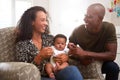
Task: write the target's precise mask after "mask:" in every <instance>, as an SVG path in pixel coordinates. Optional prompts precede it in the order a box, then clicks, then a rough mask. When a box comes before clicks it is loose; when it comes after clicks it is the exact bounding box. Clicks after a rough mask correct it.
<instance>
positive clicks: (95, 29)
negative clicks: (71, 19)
mask: <svg viewBox="0 0 120 80" xmlns="http://www.w3.org/2000/svg"><path fill="white" fill-rule="evenodd" d="M101 28H102V24H100V25H98V26H97V27H94V28H87V31H88V32H89V33H91V34H98V33H99V32H100V31H101Z"/></svg>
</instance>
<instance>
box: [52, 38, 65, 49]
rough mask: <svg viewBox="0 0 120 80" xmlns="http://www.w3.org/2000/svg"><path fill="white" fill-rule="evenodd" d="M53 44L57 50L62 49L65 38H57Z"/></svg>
mask: <svg viewBox="0 0 120 80" xmlns="http://www.w3.org/2000/svg"><path fill="white" fill-rule="evenodd" d="M54 46H55V48H56V49H57V50H60V51H62V50H64V48H65V46H66V40H65V39H64V38H57V39H56V40H55V43H54Z"/></svg>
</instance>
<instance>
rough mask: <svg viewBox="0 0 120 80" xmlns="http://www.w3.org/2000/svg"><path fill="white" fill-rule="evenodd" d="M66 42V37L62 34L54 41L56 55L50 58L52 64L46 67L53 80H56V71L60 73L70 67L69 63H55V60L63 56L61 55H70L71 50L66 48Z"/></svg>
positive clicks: (53, 47)
mask: <svg viewBox="0 0 120 80" xmlns="http://www.w3.org/2000/svg"><path fill="white" fill-rule="evenodd" d="M66 41H67V38H66V36H64V35H62V34H58V35H56V36H55V37H54V40H53V42H54V43H53V45H54V46H52V49H53V51H54V53H53V55H52V56H51V58H50V63H47V64H46V66H45V69H46V72H47V74H48V75H49V77H50V78H52V79H55V75H54V72H55V71H59V70H61V69H64V68H65V67H67V66H68V63H67V61H66V62H61V61H59V62H55V58H56V57H57V56H58V55H61V54H66V55H67V54H68V51H69V50H68V48H66ZM58 66H59V67H58Z"/></svg>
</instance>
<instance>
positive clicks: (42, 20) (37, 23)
mask: <svg viewBox="0 0 120 80" xmlns="http://www.w3.org/2000/svg"><path fill="white" fill-rule="evenodd" d="M32 25H33V29H34V31H35V32H38V33H44V32H45V30H46V27H47V26H48V22H47V14H46V13H44V12H43V11H38V12H37V13H36V18H35V20H34V21H33V23H32Z"/></svg>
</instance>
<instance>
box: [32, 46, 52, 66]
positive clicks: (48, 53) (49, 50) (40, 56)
mask: <svg viewBox="0 0 120 80" xmlns="http://www.w3.org/2000/svg"><path fill="white" fill-rule="evenodd" d="M52 54H53V50H52V48H51V47H45V48H43V49H42V50H41V51H40V53H39V54H38V55H37V56H36V57H35V58H34V62H36V63H37V64H38V65H39V64H40V62H41V61H42V60H44V59H47V58H50V57H51V55H52Z"/></svg>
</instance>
